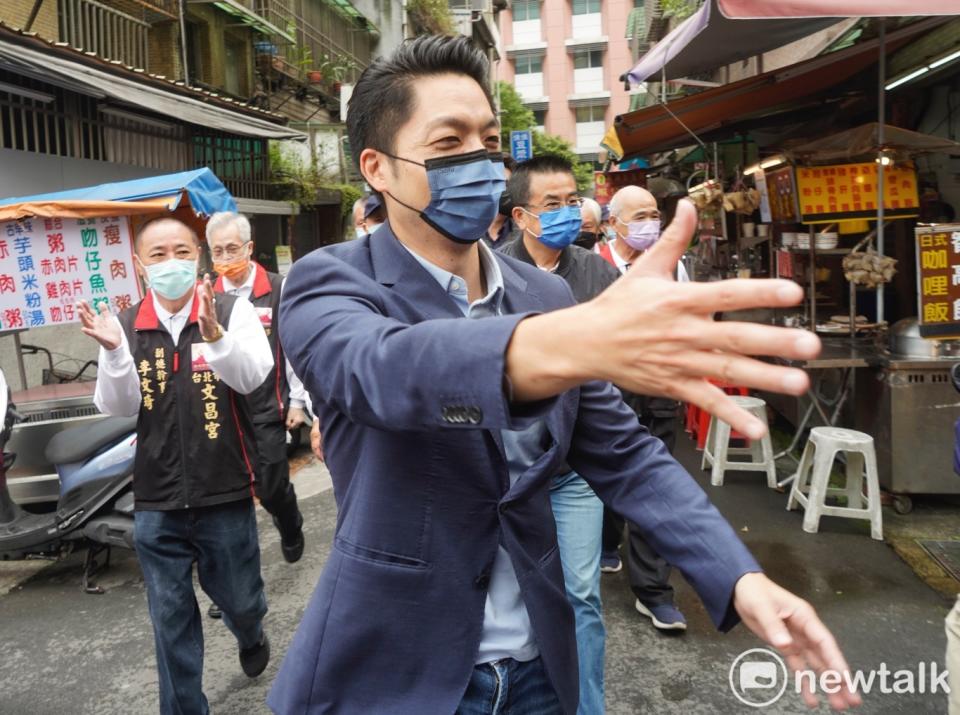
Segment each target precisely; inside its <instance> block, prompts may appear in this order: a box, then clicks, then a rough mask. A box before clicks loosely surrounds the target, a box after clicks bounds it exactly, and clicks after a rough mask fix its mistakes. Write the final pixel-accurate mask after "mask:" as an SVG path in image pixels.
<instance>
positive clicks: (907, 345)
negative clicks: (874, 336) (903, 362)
mask: <svg viewBox="0 0 960 715" xmlns="http://www.w3.org/2000/svg"><path fill="white" fill-rule="evenodd" d="M890 352H891V353H893V354H894V355H896V356H898V357H906V358H920V359H928V360H940V359H945V358H951V359H955V358H956V357H957V356H958V355H960V340H940V339H931V338H923V337H921V336H920V324H919V321H918V320H917V319H916V318H904V319H903V320H900V321H897V322H896V323H894V324H893V327H892V328H890Z"/></svg>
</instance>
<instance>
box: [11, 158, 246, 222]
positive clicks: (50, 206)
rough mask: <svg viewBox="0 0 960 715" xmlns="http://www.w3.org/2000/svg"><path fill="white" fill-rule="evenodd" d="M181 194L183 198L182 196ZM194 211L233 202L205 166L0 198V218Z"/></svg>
mask: <svg viewBox="0 0 960 715" xmlns="http://www.w3.org/2000/svg"><path fill="white" fill-rule="evenodd" d="M184 199H186V201H184ZM188 207H189V209H191V210H192V213H193V214H195V215H196V216H210V215H211V214H213V213H215V212H217V211H236V210H237V204H236V202H234V200H233V197H232V196H231V195H230V192H229V191H227V188H226V187H225V186H224V185H223V183H221V181H220V179H218V178H217V177H216V176H215V175H214V173H213V172H212V171H210V169H197V170H195V171H184V172H180V173H177V174H165V175H163V176H152V177H149V178H146V179H134V180H132V181H118V182H115V183H112V184H100V185H98V186H90V187H85V188H82V189H70V190H68V191H57V192H56V193H52V194H37V195H35V196H21V197H11V198H7V199H0V221H11V220H14V219H20V218H29V217H32V216H44V217H53V216H60V217H66V218H89V217H95V216H130V215H149V214H156V213H163V212H170V213H172V212H174V211H177V210H178V209H181V212H182V211H183V209H186V208H188Z"/></svg>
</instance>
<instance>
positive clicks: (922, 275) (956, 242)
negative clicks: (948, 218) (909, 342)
mask: <svg viewBox="0 0 960 715" xmlns="http://www.w3.org/2000/svg"><path fill="white" fill-rule="evenodd" d="M916 237H917V293H918V297H919V317H920V335H922V336H923V337H930V338H934V337H940V338H942V337H960V224H941V225H939V226H923V227H919V228H917V229H916Z"/></svg>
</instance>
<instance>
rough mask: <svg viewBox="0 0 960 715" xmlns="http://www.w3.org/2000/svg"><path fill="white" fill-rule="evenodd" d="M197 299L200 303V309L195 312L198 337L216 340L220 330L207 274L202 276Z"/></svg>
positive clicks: (210, 283) (211, 284) (211, 287)
mask: <svg viewBox="0 0 960 715" xmlns="http://www.w3.org/2000/svg"><path fill="white" fill-rule="evenodd" d="M197 299H198V300H199V301H200V307H199V310H198V312H197V322H198V323H199V325H200V335H202V336H203V337H204V339H206V340H216V338H217V336H218V335H219V334H220V331H221V328H220V323H219V321H218V320H217V311H216V309H215V308H214V302H215V301H214V297H213V283H212V282H211V281H210V274H209V273H207V274H206V275H204V277H203V282H202V283H201V284H200V287H199V288H198V289H197Z"/></svg>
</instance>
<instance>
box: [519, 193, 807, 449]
mask: <svg viewBox="0 0 960 715" xmlns="http://www.w3.org/2000/svg"><path fill="white" fill-rule="evenodd" d="M696 226H697V212H696V209H695V208H694V207H693V204H691V203H690V202H689V201H686V200H684V201H680V202H679V204H678V205H677V213H676V216H675V218H674V220H673V222H672V223H671V224H670V226H669V227H667V230H666V231H665V232H664V233H663V236H662V237H661V239H660V240H659V241H658V242H657V244H656V245H655V246H654V247H653V248H652V249H650V250H649V251H647V252H646V253H645V254H644V255H643V256H642V257H641V258H640V259H639V260H638V261H637V262H636V263H635V264H634V265H633V267H632V268H631V269H630V271H628V272H627V274H626V275H625V276H623V277H622V278H620V279H619V280H618V281H616V282H615V283H614V284H613V285H612V286H610V287H609V288H607V290H605V291H604V292H603V293H601V294H600V295H599V296H597V297H596V298H594V299H593V300H591V301H589V302H587V303H582V304H580V305H577V306H574V307H572V308H568V309H566V310H558V311H554V312H552V313H545V314H543V315H538V316H535V317H531V318H527V319H525V320H522V321H521V322H520V323H519V324H518V325H517V327H516V329H515V330H514V333H513V337H512V339H511V342H510V344H509V346H508V348H507V355H506V366H507V377H508V378H509V380H510V383H511V385H512V387H513V399H514V400H515V401H518V402H534V401H537V400H542V399H545V398H548V397H553V396H554V395H558V394H560V393H561V392H564V391H565V390H569V389H571V388H573V387H576V386H577V385H581V384H583V383H585V382H589V381H591V380H603V381H607V382H612V383H613V384H614V385H617V386H618V387H621V388H624V389H627V390H630V391H631V392H635V393H637V394H640V395H660V396H664V397H671V398H674V399H677V400H682V401H684V402H690V403H693V404H695V405H697V406H698V407H701V408H702V409H704V410H706V411H707V412H709V413H711V414H713V415H715V416H717V417H718V418H719V419H721V420H723V421H724V422H726V423H728V424H730V425H731V426H732V427H733V428H734V429H735V430H737V431H738V432H742V433H743V434H745V435H746V436H747V437H749V438H750V439H759V438H760V437H762V436H763V434H764V433H765V432H766V426H765V425H764V423H763V422H762V421H760V420H759V419H757V418H756V417H754V416H753V415H750V414H749V413H747V412H746V411H745V410H743V409H741V408H740V407H737V405H736V404H735V403H734V402H733V400H731V399H730V397H729V396H728V395H726V394H725V393H724V392H723V390H721V389H720V388H719V387H718V386H716V385H715V384H712V383H711V382H710V380H714V381H719V382H723V383H728V384H732V385H739V386H743V387H752V388H756V389H760V390H768V391H770V392H784V393H787V394H792V395H799V394H802V393H803V392H805V391H806V390H807V389H808V387H809V384H810V381H809V379H808V378H807V375H806V373H804V372H803V371H802V370H798V369H794V368H788V367H783V366H780V365H775V364H771V363H768V362H763V361H760V360H756V359H755V358H754V357H749V356H756V355H765V356H771V357H780V358H786V359H789V360H803V359H810V358H813V357H815V356H816V355H817V354H819V352H820V340H819V339H818V338H817V336H816V335H814V334H812V333H809V332H807V331H805V330H792V329H787V328H776V327H773V326H769V325H758V324H756V323H741V322H728V321H724V322H716V321H714V319H713V314H714V313H715V312H717V311H724V312H729V311H735V310H744V309H748V308H760V307H769V308H786V307H789V306H793V305H796V304H797V303H799V302H800V301H801V300H802V299H803V290H802V289H801V288H800V286H798V285H797V284H796V283H794V282H792V281H786V280H729V281H718V282H715V283H677V282H676V281H675V280H674V279H673V275H674V271H675V270H676V266H677V262H678V261H679V260H680V257H681V256H682V255H683V253H684V251H685V250H686V249H687V246H688V245H689V244H690V239H691V238H692V237H693V234H694V231H695V229H696Z"/></svg>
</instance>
